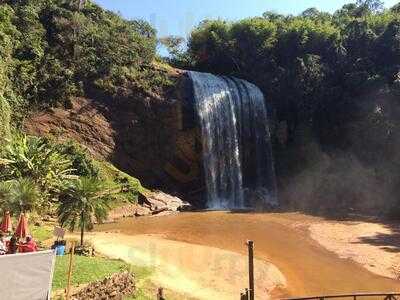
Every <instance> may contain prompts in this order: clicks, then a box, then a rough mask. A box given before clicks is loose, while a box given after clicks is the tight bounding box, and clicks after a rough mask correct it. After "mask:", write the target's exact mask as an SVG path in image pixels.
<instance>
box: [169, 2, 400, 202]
mask: <svg viewBox="0 0 400 300" xmlns="http://www.w3.org/2000/svg"><path fill="white" fill-rule="evenodd" d="M167 42H168V43H167V45H168V46H169V47H170V48H171V49H173V50H174V51H171V54H172V57H171V58H170V59H169V61H170V62H172V63H174V64H175V65H176V66H181V67H184V68H192V69H195V70H200V71H207V72H212V73H218V74H224V75H233V76H238V77H241V78H244V79H247V80H249V81H251V82H253V83H255V84H257V85H258V86H259V87H260V88H261V89H262V90H263V92H264V93H265V95H266V99H267V102H268V104H269V106H270V112H271V117H272V120H273V121H272V122H271V125H272V127H273V132H274V143H275V156H276V158H277V162H276V167H277V172H278V175H279V179H280V180H279V182H280V187H281V197H282V198H287V197H285V196H289V197H288V198H290V199H291V200H293V198H296V201H295V202H297V203H298V204H299V205H300V204H301V205H304V206H307V205H308V204H310V205H309V206H312V207H316V206H317V207H321V206H323V209H326V210H329V209H330V208H333V207H335V208H337V207H338V206H341V207H343V208H344V209H348V208H357V207H369V208H372V207H373V208H382V203H383V202H384V203H385V204H384V205H383V206H384V208H385V209H387V208H388V207H391V205H388V203H391V204H395V203H397V202H398V200H400V199H398V196H397V195H398V193H397V192H398V186H399V183H400V176H399V175H400V172H399V171H400V165H399V162H400V160H399V156H398V155H399V154H398V153H399V151H398V150H399V149H400V148H399V146H400V136H399V132H400V131H399V129H400V123H399V120H400V118H399V117H400V116H399V113H400V110H399V109H400V102H399V99H400V98H399V95H400V90H399V88H400V85H399V82H400V73H399V71H400V9H399V5H396V6H395V7H393V8H391V9H383V5H382V2H380V1H376V0H359V1H357V3H351V4H347V5H345V6H343V7H342V8H341V9H339V10H338V11H336V12H335V13H333V14H329V13H324V12H320V11H318V10H317V9H315V8H310V9H308V10H306V11H304V12H303V13H302V14H300V15H298V16H292V15H286V16H285V15H280V14H276V13H273V12H265V13H264V14H263V15H262V16H260V17H255V18H250V19H244V20H240V21H236V22H228V21H223V20H205V21H203V22H202V23H201V24H200V25H199V26H198V27H197V28H196V29H195V30H193V32H192V33H191V36H190V38H189V41H188V49H187V51H186V52H182V51H181V52H179V40H177V39H174V38H172V39H171V40H167ZM310 199H318V200H317V201H319V200H323V201H320V202H315V201H314V202H312V203H310V201H309V200H310ZM370 200H371V201H372V200H374V201H375V200H377V201H378V202H380V203H374V202H371V201H370ZM317 204H319V205H317ZM396 205H397V204H396Z"/></svg>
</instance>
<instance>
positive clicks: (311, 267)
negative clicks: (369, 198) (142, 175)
mask: <svg viewBox="0 0 400 300" xmlns="http://www.w3.org/2000/svg"><path fill="white" fill-rule="evenodd" d="M366 224H367V225H368V227H367V226H366ZM373 225H374V224H372V223H354V222H329V221H325V220H322V219H319V218H314V217H309V216H305V215H302V214H254V213H230V212H199V213H183V214H179V215H174V216H165V217H145V218H138V219H126V220H122V221H121V222H119V223H115V224H106V225H102V226H100V227H98V228H97V229H98V230H99V231H103V232H108V233H113V234H114V235H115V234H117V233H118V234H123V235H125V236H120V235H117V237H118V239H119V240H120V242H123V243H125V240H129V239H128V238H127V237H126V235H129V236H136V235H154V234H156V235H161V236H162V237H163V238H164V239H167V240H170V241H178V242H184V243H189V244H194V245H200V246H206V247H209V248H218V249H222V250H225V251H229V252H234V253H237V254H242V255H246V251H247V248H246V246H245V242H246V241H247V240H249V239H251V240H254V242H255V255H256V258H257V259H258V260H260V261H264V262H269V263H271V264H272V265H273V266H276V267H277V268H278V269H279V271H280V272H281V273H282V274H283V276H284V277H285V279H286V283H287V284H286V289H280V290H275V291H274V293H272V297H273V298H281V297H287V296H309V295H322V294H342V293H356V292H377V291H378V292H383V291H385V292H389V291H399V290H400V282H399V281H397V280H394V279H392V278H393V277H395V276H394V275H393V273H391V272H390V270H391V268H392V265H396V263H397V260H396V257H395V254H396V251H393V249H394V250H396V249H395V248H393V249H392V251H388V249H387V248H386V247H383V246H382V245H380V244H379V243H374V242H373V241H374V238H378V237H380V235H381V234H386V235H395V234H396V233H395V232H393V231H387V230H389V229H388V228H386V227H385V226H384V225H379V224H378V225H377V227H375V226H373ZM375 225H376V224H375ZM382 230H383V231H382ZM111 236H112V235H111ZM114 244H115V243H113V245H114ZM154 244H155V245H159V242H158V241H157V242H156V243H154ZM109 245H110V244H109ZM398 246H400V243H399V245H398ZM128 247H129V246H128ZM193 247H195V246H193ZM357 247H360V248H357ZM393 247H395V246H393ZM166 248H169V246H168V245H166ZM209 248H207V249H209ZM359 249H362V250H359ZM207 251H208V250H206V251H205V253H207ZM170 253H171V252H170ZM178 253H179V252H178ZM349 253H350V254H351V255H350V254H349ZM174 256H176V257H179V256H180V254H176V253H175V252H172V253H171V254H168V257H174ZM195 257H196V258H197V255H196V254H195ZM173 259H176V258H173ZM191 264H192V261H190V260H189V261H188V263H187V264H185V263H184V264H183V265H180V266H181V269H183V270H184V269H185V268H186V267H185V265H188V266H189V265H191ZM368 265H369V266H368ZM372 265H374V267H372ZM190 268H192V267H189V269H190ZM197 268H198V270H199V272H202V271H203V272H206V270H209V269H210V268H211V266H210V265H203V264H201V265H198V266H197ZM367 269H368V270H367ZM224 270H225V269H224ZM379 270H380V271H379ZM382 270H386V271H385V272H387V273H382V272H381V271H382ZM372 271H373V272H376V273H377V274H375V273H373V272H372ZM378 271H379V272H378ZM207 272H208V271H207ZM225 272H226V271H224V272H216V273H221V277H222V279H221V280H222V281H221V282H214V283H213V284H214V285H213V284H209V283H206V284H207V285H208V286H209V288H210V289H212V290H214V291H215V290H218V289H219V290H221V289H225V287H224V284H223V277H224V273H225ZM243 273H244V272H243ZM378 274H381V275H386V276H390V277H392V278H385V277H383V276H379V275H378ZM200 281H201V280H200ZM178 282H179V281H177V284H178ZM182 282H185V281H184V278H182ZM263 284H264V283H263ZM263 284H262V285H263ZM181 285H184V284H181ZM244 287H245V286H243V287H242V286H240V289H243V288H244ZM265 287H266V288H267V289H268V287H267V286H265ZM262 288H263V287H262ZM220 299H224V298H220ZM226 299H232V298H226Z"/></svg>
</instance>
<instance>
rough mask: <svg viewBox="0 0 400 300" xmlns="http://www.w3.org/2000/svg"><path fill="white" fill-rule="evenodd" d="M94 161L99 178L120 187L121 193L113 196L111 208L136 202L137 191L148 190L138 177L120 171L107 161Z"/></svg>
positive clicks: (143, 191) (144, 191)
mask: <svg viewBox="0 0 400 300" xmlns="http://www.w3.org/2000/svg"><path fill="white" fill-rule="evenodd" d="M94 163H95V165H96V167H97V168H98V169H99V174H100V178H101V180H104V181H105V182H109V183H113V184H114V185H116V186H119V187H121V189H122V191H121V193H119V194H116V195H114V196H113V197H114V201H113V202H112V203H111V208H117V207H120V206H124V205H126V204H129V203H136V202H137V198H138V194H139V193H146V192H148V190H147V189H146V188H145V187H143V186H142V185H141V183H140V181H139V180H138V179H136V178H134V177H132V176H130V175H128V174H126V173H124V172H122V171H121V170H119V169H118V168H116V167H115V166H114V165H112V164H110V163H109V162H106V161H94Z"/></svg>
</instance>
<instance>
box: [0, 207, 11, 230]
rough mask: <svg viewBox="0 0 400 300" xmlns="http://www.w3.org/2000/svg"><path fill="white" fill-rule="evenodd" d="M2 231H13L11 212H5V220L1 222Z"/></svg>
mask: <svg viewBox="0 0 400 300" xmlns="http://www.w3.org/2000/svg"><path fill="white" fill-rule="evenodd" d="M0 230H1V231H2V232H4V233H7V232H11V231H12V224H11V216H10V212H9V211H6V212H4V216H3V220H2V221H1V226H0Z"/></svg>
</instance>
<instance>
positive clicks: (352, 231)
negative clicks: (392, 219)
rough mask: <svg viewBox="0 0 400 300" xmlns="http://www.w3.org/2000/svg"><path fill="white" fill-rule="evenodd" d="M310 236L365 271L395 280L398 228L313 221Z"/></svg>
mask: <svg viewBox="0 0 400 300" xmlns="http://www.w3.org/2000/svg"><path fill="white" fill-rule="evenodd" d="M309 230H310V234H311V237H312V238H313V239H315V240H316V241H318V243H320V244H321V245H322V246H323V247H325V248H326V249H328V250H330V251H333V252H335V253H336V254H338V255H339V257H341V258H348V259H351V260H353V261H355V262H357V263H359V264H361V265H362V266H363V267H365V268H366V269H367V270H369V271H371V272H373V273H375V274H378V275H381V276H385V277H389V278H393V279H399V275H400V269H399V268H400V236H399V234H398V230H397V229H395V228H392V227H391V226H387V225H384V224H379V223H369V222H327V221H323V222H316V223H313V224H310V226H309Z"/></svg>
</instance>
